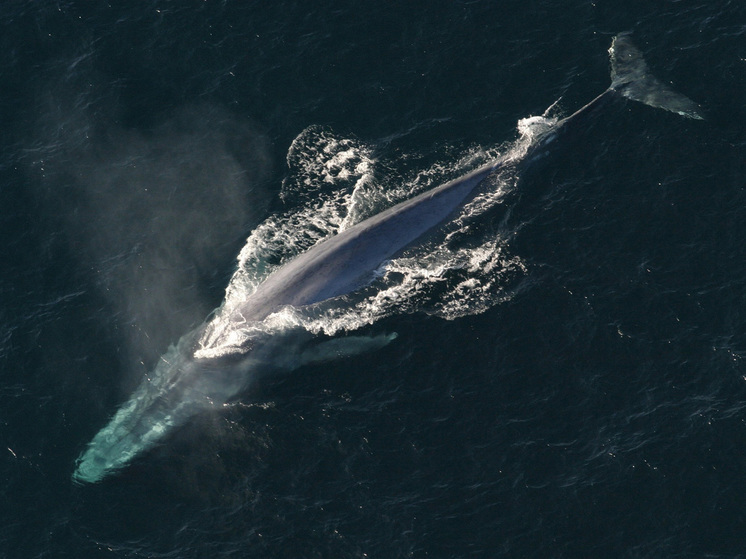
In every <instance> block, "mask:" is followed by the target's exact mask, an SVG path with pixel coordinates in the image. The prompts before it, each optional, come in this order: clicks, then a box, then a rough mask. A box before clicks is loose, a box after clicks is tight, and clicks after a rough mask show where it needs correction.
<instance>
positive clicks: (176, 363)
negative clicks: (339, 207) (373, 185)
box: [73, 34, 702, 482]
mask: <svg viewBox="0 0 746 559" xmlns="http://www.w3.org/2000/svg"><path fill="white" fill-rule="evenodd" d="M609 53H610V55H611V66H612V72H611V77H612V83H611V86H610V87H609V88H608V89H607V90H606V91H604V92H603V93H602V94H601V95H599V96H598V97H596V98H595V99H594V100H593V101H591V102H590V103H588V104H587V105H585V106H584V107H582V108H581V109H579V110H578V111H576V112H575V113H573V114H572V115H570V116H569V117H567V118H564V119H562V120H560V121H558V122H557V123H556V124H554V126H552V127H551V128H550V129H549V130H547V131H546V132H545V133H544V134H543V135H542V136H540V137H539V138H537V139H535V140H534V141H533V143H532V144H531V146H529V148H528V149H527V150H526V151H525V152H524V153H523V154H522V155H521V157H520V161H518V160H516V159H515V156H513V155H507V156H505V157H503V158H500V159H498V160H496V161H493V162H491V163H490V164H488V165H485V166H483V167H481V168H479V169H477V170H475V171H473V172H471V173H469V174H467V175H465V176H463V177H460V178H458V179H456V180H453V181H451V182H448V183H446V184H444V185H442V186H440V187H438V188H435V189H433V190H430V191H428V192H425V193H423V194H420V195H419V196H416V197H414V198H412V199H410V200H407V201H405V202H402V203H400V204H397V205H396V206H394V207H392V208H390V209H388V210H386V211H384V212H381V213H380V214H378V215H375V216H373V217H371V218H369V219H366V220H364V221H362V222H360V223H358V224H357V225H354V226H352V227H350V228H348V229H346V230H344V231H343V232H341V233H339V234H338V235H336V236H334V237H331V238H329V239H326V240H324V241H322V242H320V243H319V244H317V245H315V246H314V247H312V248H311V249H309V250H308V251H306V252H305V253H303V254H300V255H299V256H297V257H296V258H294V259H292V260H291V261H290V262H288V263H287V264H285V265H284V266H281V267H280V268H279V269H277V270H276V271H275V272H273V273H272V274H271V275H270V276H269V277H268V278H267V279H266V280H265V281H264V282H263V283H262V284H261V285H260V286H259V287H258V288H257V289H256V291H255V292H254V293H253V294H252V295H250V296H249V297H248V298H247V299H246V301H245V302H244V303H243V304H241V305H238V306H237V307H236V308H235V309H234V310H233V311H232V313H231V314H230V315H229V316H228V317H227V319H228V320H229V321H231V322H236V323H241V324H245V323H251V322H258V321H261V320H264V319H265V318H266V317H268V316H269V315H270V314H272V313H274V312H276V311H278V310H280V309H282V308H283V307H285V306H288V305H291V306H294V307H305V306H308V305H312V304H314V303H319V302H322V301H326V300H329V299H332V298H334V297H338V296H340V295H344V294H347V293H350V292H351V291H354V290H355V289H357V288H359V287H361V286H363V285H365V284H366V283H368V281H369V280H370V279H371V278H372V276H373V274H374V272H375V270H376V269H377V268H378V267H379V266H380V265H381V264H382V263H383V262H384V261H386V260H387V259H390V258H392V257H394V256H396V254H397V253H399V252H400V251H402V250H403V249H405V248H407V247H409V246H411V245H412V244H413V243H416V242H417V241H418V240H419V239H420V238H421V237H422V236H423V235H425V234H426V233H427V232H428V231H430V230H432V229H433V228H435V227H437V226H438V225H439V224H441V223H442V222H444V221H446V220H447V219H448V218H449V217H450V216H451V215H452V214H453V213H454V212H456V211H457V210H458V209H459V208H461V207H462V206H463V204H464V203H465V202H467V201H468V200H469V199H470V197H472V196H473V195H474V193H475V192H476V189H477V186H478V185H480V184H481V183H482V182H483V181H485V179H487V178H489V177H490V176H491V175H492V174H493V173H495V172H496V171H497V170H498V169H500V168H501V167H503V166H504V165H505V164H506V163H520V162H531V161H532V160H533V159H534V156H535V155H537V154H538V155H540V154H541V153H543V150H545V149H546V148H547V146H548V145H549V144H550V143H551V142H553V141H555V140H556V139H557V138H558V136H559V135H560V134H561V133H563V132H566V131H568V130H573V129H577V128H578V127H582V125H583V122H584V121H585V119H584V118H583V117H584V116H587V115H589V114H590V113H592V112H593V111H595V110H597V109H599V108H600V107H601V106H603V105H604V104H605V103H606V102H608V101H609V100H611V99H613V98H618V97H619V96H620V95H621V96H623V97H626V98H629V99H633V100H636V101H640V102H642V103H645V104H648V105H651V106H654V107H658V108H663V109H666V110H669V111H672V112H676V113H678V114H681V115H683V116H687V117H691V118H702V117H701V115H700V112H699V109H698V107H697V105H696V104H695V103H694V102H692V101H691V100H689V99H687V98H686V97H684V96H682V95H680V94H678V93H676V92H674V91H672V90H670V89H669V88H668V87H666V86H664V85H663V84H662V83H661V82H659V81H658V80H657V79H655V78H654V77H652V76H651V75H650V74H649V72H648V69H647V66H646V65H645V62H644V60H643V59H642V56H641V55H640V53H639V51H638V50H637V49H636V48H635V46H634V45H633V44H632V43H631V41H630V39H629V36H628V35H627V34H622V35H618V36H617V37H615V38H614V41H613V42H612V45H611V48H610V49H609ZM205 327H206V326H205V325H203V326H201V327H200V328H198V329H197V330H195V331H193V332H190V333H189V334H186V335H185V336H184V337H183V338H182V339H181V340H180V341H179V343H178V344H177V346H176V347H175V348H172V350H170V351H169V352H168V353H167V354H166V355H164V356H163V357H162V359H161V362H160V363H159V365H158V366H157V368H156V370H155V371H154V372H153V374H152V375H150V376H149V378H148V379H146V380H145V381H143V383H142V384H141V385H140V387H139V388H138V389H137V390H136V391H135V393H134V394H133V395H132V397H131V398H130V399H129V400H128V401H127V402H125V403H124V404H123V405H122V407H121V408H120V409H119V410H118V411H117V413H116V414H115V415H114V417H113V418H112V419H111V421H110V422H109V423H108V425H106V426H105V427H104V428H103V429H101V431H99V432H98V434H96V436H95V437H94V438H93V440H92V441H91V442H90V443H89V445H88V447H87V449H86V450H85V451H84V452H83V454H82V455H81V457H80V458H79V459H78V462H77V468H76V470H75V473H74V474H73V479H74V480H75V481H77V482H96V481H99V480H101V479H102V478H104V477H105V476H106V475H108V474H110V473H111V472H114V471H116V470H118V469H121V468H122V467H124V466H125V465H127V464H128V463H129V462H130V461H131V460H132V459H133V458H134V457H136V456H137V455H139V454H141V453H142V452H143V451H144V450H146V449H147V448H149V447H151V446H153V445H154V444H156V443H157V442H158V441H159V440H161V439H162V438H163V437H164V435H165V434H166V433H168V432H169V431H170V430H171V429H172V428H173V427H176V426H178V425H180V424H183V423H184V422H185V421H186V420H188V419H189V418H190V417H191V416H193V415H194V414H196V413H198V412H199V411H200V410H202V409H204V408H205V407H210V406H215V405H221V404H222V403H224V402H226V401H228V400H229V399H230V398H232V397H234V396H236V395H237V394H239V393H241V391H242V390H245V388H246V386H247V383H248V382H249V379H250V378H251V377H252V375H253V372H252V367H254V366H255V365H256V363H257V362H258V359H259V358H257V357H256V355H260V356H261V359H265V360H266V358H267V356H268V355H269V356H270V358H272V351H273V340H271V339H267V338H265V339H257V340H254V344H253V347H252V349H251V351H248V352H247V353H248V355H247V354H241V355H240V356H239V357H236V356H233V357H231V358H226V357H216V358H198V357H196V356H195V354H194V351H195V341H196V340H197V339H198V338H199V336H200V334H201V333H202V332H203V331H204V329H205ZM347 340H350V346H349V347H350V349H349V351H350V352H352V351H364V350H367V349H371V348H373V347H377V346H378V347H380V345H382V344H384V343H387V342H388V341H389V339H388V338H386V339H383V338H380V337H379V338H354V339H353V338H347ZM337 342H338V341H337ZM275 345H276V342H275ZM260 346H261V347H260ZM329 347H330V349H332V351H333V353H334V354H339V353H344V349H343V344H340V343H336V342H334V343H332V344H330V346H329ZM288 351H290V350H289V349H288V348H287V347H286V346H283V352H284V353H285V354H286V353H287V352H288ZM300 353H303V352H300ZM321 354H323V351H319V348H316V349H315V350H314V352H313V355H310V354H308V355H307V359H309V360H310V359H319V355H321ZM277 359H278V361H279V360H281V359H284V358H281V357H279V356H278V357H277ZM302 360H303V359H302V358H301V359H300V361H302Z"/></svg>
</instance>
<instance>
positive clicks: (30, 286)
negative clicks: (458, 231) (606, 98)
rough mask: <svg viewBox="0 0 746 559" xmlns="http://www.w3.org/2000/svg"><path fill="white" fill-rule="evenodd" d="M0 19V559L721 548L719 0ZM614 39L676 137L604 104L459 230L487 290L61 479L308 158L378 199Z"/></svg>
mask: <svg viewBox="0 0 746 559" xmlns="http://www.w3.org/2000/svg"><path fill="white" fill-rule="evenodd" d="M0 25H1V29H0V45H1V47H2V48H0V115H2V121H3V126H2V127H1V128H0V150H1V153H0V238H1V239H2V247H3V249H2V251H0V263H1V266H2V268H1V269H2V273H0V402H1V403H0V439H1V441H0V442H1V444H0V473H1V476H2V490H1V491H0V495H2V501H0V503H1V504H2V507H1V510H2V512H1V513H0V515H1V516H2V518H1V520H0V557H8V558H16V557H18V558H32V557H38V558H41V557H44V558H47V557H48V558H57V557H76V558H79V557H122V558H145V557H152V558H156V557H163V558H165V557H168V558H172V557H173V558H189V557H386V558H393V557H629V558H638V557H746V500H745V499H744V497H745V496H746V450H745V449H746V362H745V361H744V358H745V357H746V189H745V187H746V134H745V133H744V130H746V108H745V103H744V101H746V5H744V4H743V3H742V2H740V1H737V0H730V1H728V0H719V1H707V2H705V1H701V0H700V1H687V0H680V1H674V0H669V1H659V2H651V1H649V0H648V1H630V2H603V1H600V2H585V1H584V2H580V1H559V0H551V1H549V0H546V1H521V2H517V1H503V2H488V1H470V2H466V1H462V2H457V1H453V2H428V3H401V5H400V6H392V5H389V4H386V5H384V4H382V3H373V2H335V1H326V2H317V3H301V2H298V3H294V2H286V1H279V2H274V3H260V2H213V1H211V0H208V1H205V2H188V3H182V2H148V3H126V2H123V3H111V4H110V5H109V4H106V3H98V4H91V3H82V2H77V3H76V2H29V1H27V0H26V1H16V0H6V1H5V2H3V3H2V5H1V6H0ZM620 31H632V32H633V37H634V40H635V42H636V43H637V45H638V47H639V48H640V50H642V51H643V53H644V54H645V56H646V59H647V61H648V64H649V66H650V68H651V70H652V71H653V72H654V73H655V74H656V75H657V76H658V77H659V78H660V79H661V80H662V81H664V82H666V83H671V84H673V85H674V87H675V88H676V89H677V90H678V91H680V92H681V93H683V94H685V95H687V96H689V97H691V98H692V99H695V100H696V101H697V102H698V103H700V105H701V106H702V107H703V109H704V111H705V113H706V115H707V119H706V120H705V121H695V120H690V119H685V118H682V117H679V116H677V115H674V114H672V113H667V112H664V111H660V110H655V109H652V108H649V107H645V106H642V105H636V104H633V103H631V102H627V101H624V100H621V99H620V100H619V101H618V102H617V103H614V104H611V105H610V106H609V107H607V108H605V110H604V111H600V112H598V113H597V114H594V115H593V117H592V119H590V121H589V122H588V123H587V126H586V127H585V128H584V129H583V130H581V131H579V132H577V133H576V134H574V135H573V136H572V138H570V139H569V141H567V142H564V143H562V145H557V146H556V148H554V149H553V150H552V151H551V152H550V153H549V154H548V155H547V156H546V157H544V158H543V159H542V160H541V161H540V162H538V163H537V164H536V165H531V166H528V167H526V168H522V169H521V170H520V173H517V174H516V175H515V176H514V177H512V178H511V179H510V181H508V182H506V183H505V184H503V186H504V187H505V195H504V196H503V197H502V198H501V199H500V200H499V201H498V203H497V204H495V206H494V207H492V208H491V209H489V210H488V211H486V212H484V213H483V214H482V215H480V216H479V217H478V218H476V219H475V220H474V222H473V223H472V224H471V229H470V231H471V235H472V236H473V237H474V238H477V239H478V241H479V242H478V243H476V245H479V246H482V245H483V244H484V243H489V241H490V240H491V239H501V244H500V251H501V252H500V254H501V255H502V256H501V258H500V259H499V262H502V265H496V264H495V262H494V261H490V267H489V269H485V268H484V267H482V269H481V270H480V271H479V272H473V274H474V276H475V277H478V278H479V281H480V282H482V283H481V284H480V285H482V284H487V283H489V284H490V286H491V287H490V289H491V290H492V291H491V292H490V293H491V295H490V296H487V297H486V298H483V299H479V301H478V303H472V301H471V299H467V300H466V301H465V302H464V301H461V305H462V307H461V312H458V313H451V314H449V312H447V311H443V309H442V307H438V305H437V304H435V303H430V302H428V301H432V300H437V301H445V300H452V299H453V298H454V297H455V299H458V298H457V297H456V295H458V292H455V291H454V292H452V294H453V293H455V295H453V297H451V299H448V297H447V296H446V295H444V293H441V292H438V291H437V289H435V290H434V291H433V294H432V296H431V295H430V294H429V292H428V293H426V294H425V295H420V296H419V298H416V299H412V301H404V302H403V303H401V304H400V306H399V307H397V308H399V309H400V310H401V312H393V313H388V314H387V315H386V316H384V317H383V318H381V319H380V320H376V321H372V324H368V325H363V326H361V327H360V328H358V329H357V330H356V331H355V332H354V333H355V334H361V335H375V334H379V333H382V332H396V333H397V334H398V338H397V339H396V340H395V341H394V342H392V343H391V344H389V345H388V346H386V347H384V348H382V349H380V350H378V351H376V352H373V353H366V354H362V355H358V356H353V357H349V358H345V359H339V360H333V361H329V362H325V363H321V364H315V365H308V366H305V367H301V368H299V369H297V370H295V371H293V372H292V373H290V374H286V375H281V376H277V377H267V378H265V379H262V380H261V381H260V382H258V383H256V384H255V385H254V386H253V387H252V389H251V390H250V391H249V392H248V393H247V394H245V395H244V396H242V397H241V399H240V402H238V403H236V404H234V405H232V406H230V407H228V408H226V409H225V411H224V412H222V413H217V412H216V413H213V414H204V415H203V416H200V417H197V418H195V419H194V420H193V421H191V422H189V423H188V424H187V425H184V426H183V427H182V428H180V429H178V430H177V431H175V432H174V433H172V434H171V435H170V436H169V437H168V438H167V439H166V440H165V441H164V442H163V443H162V444H160V445H159V446H157V447H156V448H155V449H153V450H151V451H149V452H147V453H145V454H144V455H142V456H140V457H139V458H137V459H136V460H135V461H134V462H133V463H132V464H131V465H130V466H129V467H128V468H126V469H125V470H123V471H122V472H120V473H118V474H116V475H114V476H112V477H110V478H107V479H105V480H104V481H102V482H100V483H98V484H93V485H77V484H74V483H73V482H72V480H71V475H72V473H73V470H74V468H75V460H76V458H77V457H78V456H79V454H80V452H81V451H82V450H83V449H84V448H85V445H86V444H87V443H88V441H90V440H91V437H92V436H93V435H94V434H95V433H96V432H97V431H98V430H99V429H100V428H101V427H102V426H103V425H104V424H105V423H106V422H107V420H108V419H109V418H110V417H111V415H112V414H113V412H114V411H115V410H116V408H117V406H118V405H119V404H120V403H121V402H123V401H124V400H126V398H127V397H128V395H129V394H130V393H131V391H132V390H133V389H134V388H135V386H136V385H137V384H138V382H139V381H140V379H141V378H142V377H143V376H144V375H145V374H146V373H147V372H148V371H150V370H152V368H153V366H154V364H155V363H156V362H157V360H158V356H159V355H161V354H163V353H164V351H165V350H166V349H167V347H168V345H169V344H171V343H174V342H175V341H176V340H177V339H178V338H179V336H181V335H182V334H184V333H185V332H187V331H189V330H190V329H191V328H193V327H194V326H196V325H197V324H199V323H200V322H201V321H202V320H203V319H204V318H205V316H207V315H208V313H209V312H210V311H211V310H212V309H214V308H215V307H217V306H218V305H220V303H221V301H222V299H223V296H224V290H225V288H226V285H227V284H228V282H229V281H230V279H231V275H232V273H233V271H234V269H235V267H236V255H237V254H239V252H240V251H241V249H242V247H244V245H245V244H246V239H247V237H248V236H249V234H250V233H251V232H252V231H254V230H255V229H256V228H257V227H258V226H259V225H260V224H261V223H263V222H265V220H267V219H270V220H271V219H273V218H274V217H275V216H278V215H294V212H296V211H297V210H298V208H303V207H310V206H309V205H308V204H309V203H310V204H312V202H313V199H314V196H316V195H317V194H314V189H321V190H319V192H323V193H333V192H335V191H336V190H335V189H341V188H342V187H344V186H345V185H344V184H342V183H344V181H345V180H347V179H346V175H345V176H342V173H341V172H340V167H334V164H332V159H333V157H334V156H335V155H339V154H340V153H347V154H348V155H349V156H350V158H349V161H353V162H357V163H356V164H361V163H360V162H365V164H366V165H367V166H366V167H365V169H364V171H360V169H359V168H358V167H355V169H357V171H360V173H363V172H364V173H367V176H368V177H369V180H370V181H372V183H374V184H375V185H376V187H378V188H380V189H381V190H383V191H389V190H390V191H393V190H394V189H402V188H404V189H409V188H412V189H414V188H415V187H422V186H423V185H427V184H429V183H428V180H432V181H433V182H434V183H437V182H438V180H440V179H442V180H445V179H446V178H449V177H452V176H457V175H458V174H459V172H461V171H463V170H464V169H463V168H462V167H464V166H465V164H464V163H463V161H464V160H465V159H468V155H469V154H474V153H492V152H501V151H504V150H506V149H509V148H510V146H511V145H512V142H514V141H515V139H516V123H517V122H518V121H519V119H521V118H524V117H527V116H530V115H541V114H542V113H544V111H545V110H546V109H547V107H549V106H550V105H552V103H554V102H555V101H558V100H559V102H558V103H557V105H556V106H555V108H554V111H555V112H557V113H558V114H559V115H560V116H562V115H568V114H570V113H571V112H572V111H573V110H575V109H577V108H578V107H580V106H582V105H583V104H585V103H587V102H588V101H589V100H591V99H592V98H593V97H595V96H596V95H598V94H599V93H601V92H602V91H603V90H604V89H605V88H606V87H607V86H608V84H609V73H608V65H609V63H608V55H607V49H608V47H609V44H610V42H611V39H612V37H613V36H614V34H616V33H618V32H620ZM291 146H293V148H292V149H291ZM334 146H336V147H334ZM340 146H342V147H341V148H340ZM326 148H329V149H326ZM332 148H333V149H332ZM342 148H344V149H342ZM347 149H349V151H348V152H345V151H344V150H347ZM325 150H326V151H325ZM335 150H336V151H335ZM325 154H326V155H325ZM335 161H336V160H335ZM335 169H336V170H335ZM341 169H342V170H344V169H347V168H345V167H344V166H343V167H341ZM324 170H326V171H325V172H327V174H326V175H324V174H323V173H322V171H324ZM347 170H350V169H347ZM329 173H332V175H333V174H334V173H336V175H334V176H332V177H331V178H330V175H329ZM352 174H353V175H354V172H353V173H352ZM371 177H372V178H371ZM422 177H431V179H423V178H422ZM353 179H355V177H353V178H352V179H350V180H353ZM348 182H349V181H348ZM319 185H322V186H319ZM433 185H434V184H433ZM347 186H349V185H347ZM281 193H282V195H281ZM309 200H310V202H309ZM304 204H306V205H305V206H304ZM270 223H271V222H270ZM295 233H296V238H295V240H298V239H302V238H305V236H307V232H306V231H300V230H298V231H296V232H295ZM479 243H482V245H480V244H479ZM475 258H476V256H475ZM477 260H478V259H477ZM464 274H466V276H469V274H472V272H471V271H467V272H464ZM467 279H468V277H467ZM472 279H473V278H472ZM488 280H489V281H488ZM441 283H447V282H441ZM438 285H441V284H438ZM441 289H442V291H444V292H448V290H449V287H448V285H446V286H445V287H442V288H441ZM485 289H486V288H485ZM457 303H458V301H457ZM472 304H473V305H474V306H472V307H469V305H472ZM448 308H451V307H448ZM464 308H468V312H464ZM457 315H458V316H457ZM345 334H346V333H345V332H344V331H342V332H339V333H338V334H337V335H339V336H343V335H345Z"/></svg>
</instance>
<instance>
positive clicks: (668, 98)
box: [609, 33, 704, 120]
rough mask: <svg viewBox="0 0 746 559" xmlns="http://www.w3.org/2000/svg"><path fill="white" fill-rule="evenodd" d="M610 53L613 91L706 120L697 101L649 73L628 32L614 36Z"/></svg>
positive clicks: (629, 97)
mask: <svg viewBox="0 0 746 559" xmlns="http://www.w3.org/2000/svg"><path fill="white" fill-rule="evenodd" d="M609 56H610V58H611V89H612V90H614V91H617V92H618V93H619V94H620V95H623V96H624V97H626V98H628V99H632V100H634V101H639V102H640V103H645V104H646V105H650V106H651V107H657V108H659V109H665V110H667V111H671V112H674V113H677V114H680V115H682V116H685V117H688V118H695V119H700V120H702V119H704V116H703V114H702V110H701V109H700V107H699V105H697V103H695V102H694V101H692V100H691V99H689V98H688V97H685V96H684V95H681V94H680V93H677V92H676V91H674V90H673V89H671V88H670V87H668V86H667V85H665V84H664V83H662V82H661V81H660V80H658V78H656V77H655V76H653V75H652V74H651V73H650V72H649V70H648V65H647V64H646V63H645V60H644V59H643V57H642V53H641V52H640V51H639V50H637V47H636V46H635V45H634V44H633V43H632V41H631V39H630V34H629V33H620V34H619V35H617V36H616V37H614V40H613V41H612V43H611V47H610V48H609Z"/></svg>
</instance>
